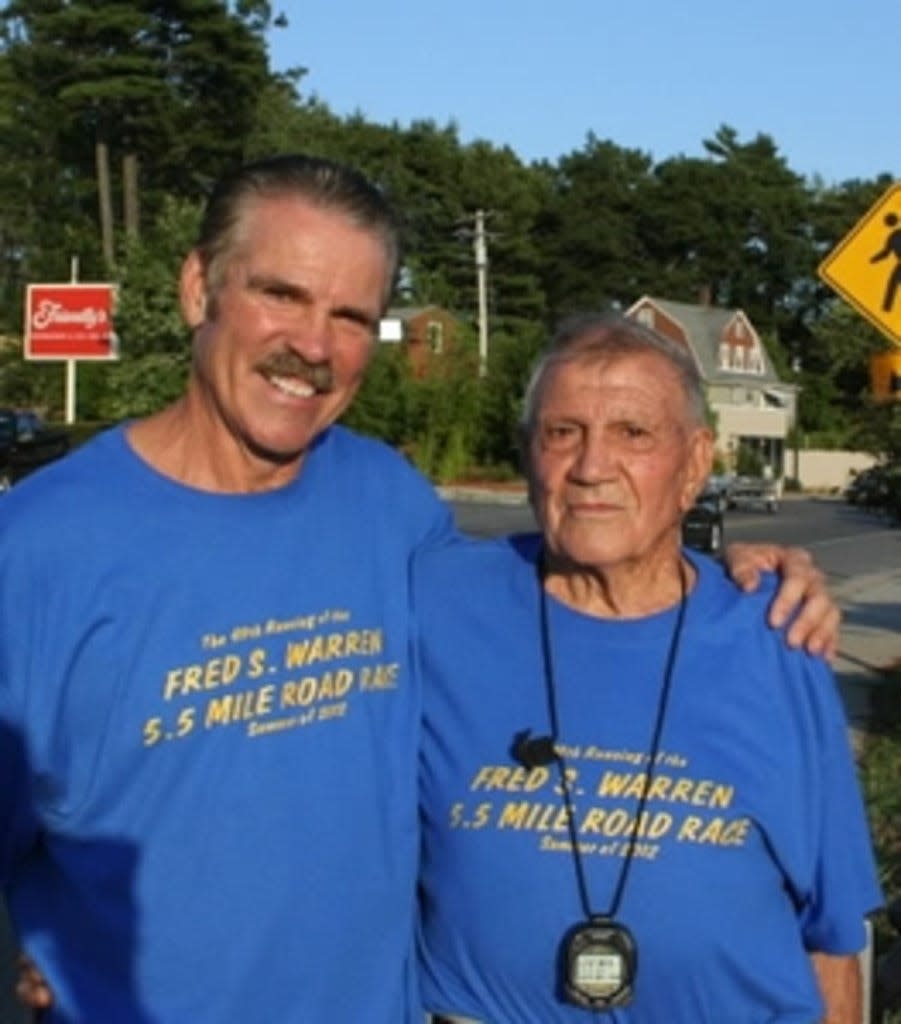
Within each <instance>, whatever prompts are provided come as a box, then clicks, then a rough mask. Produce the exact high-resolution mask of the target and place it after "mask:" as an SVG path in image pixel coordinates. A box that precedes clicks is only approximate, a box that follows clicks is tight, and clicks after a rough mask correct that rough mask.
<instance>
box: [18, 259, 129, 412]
mask: <svg viewBox="0 0 901 1024" xmlns="http://www.w3.org/2000/svg"><path fill="white" fill-rule="evenodd" d="M77 276H78V263H77V260H75V259H73V262H72V277H73V280H72V281H71V282H69V283H68V284H30V285H28V288H27V291H26V296H25V346H24V356H25V358H26V359H33V360H56V361H60V360H63V361H65V363H66V422H67V423H74V422H75V387H76V362H77V361H78V360H79V359H89V360H94V361H96V360H101V361H110V360H115V359H118V358H119V345H118V339H117V338H116V334H115V331H114V329H113V311H114V308H115V300H116V287H115V285H112V284H79V283H77V281H76V280H75V279H76V278H77Z"/></svg>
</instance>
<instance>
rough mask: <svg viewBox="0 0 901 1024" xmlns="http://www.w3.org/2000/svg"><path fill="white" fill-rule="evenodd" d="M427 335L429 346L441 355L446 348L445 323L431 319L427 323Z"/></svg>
mask: <svg viewBox="0 0 901 1024" xmlns="http://www.w3.org/2000/svg"><path fill="white" fill-rule="evenodd" d="M425 335H426V340H427V341H428V343H429V348H430V349H431V350H432V351H433V352H434V353H435V355H436V356H437V355H440V354H441V352H442V350H443V349H444V324H442V323H440V322H439V321H438V320H429V322H428V324H426V329H425Z"/></svg>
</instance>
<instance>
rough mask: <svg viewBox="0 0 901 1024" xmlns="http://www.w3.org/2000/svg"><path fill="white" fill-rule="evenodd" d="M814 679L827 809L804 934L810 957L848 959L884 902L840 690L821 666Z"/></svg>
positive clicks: (816, 665) (814, 665)
mask: <svg viewBox="0 0 901 1024" xmlns="http://www.w3.org/2000/svg"><path fill="white" fill-rule="evenodd" d="M811 671H812V673H813V676H814V678H813V680H812V684H811V685H812V690H811V694H812V697H813V713H814V716H815V719H816V721H815V732H816V734H817V735H818V744H817V745H818V748H819V749H818V755H819V774H820V786H819V793H820V808H819V813H818V814H817V815H815V816H814V817H813V819H812V820H813V822H815V823H817V824H816V826H815V827H817V834H816V835H815V836H813V837H811V838H813V840H814V842H815V847H814V858H815V862H814V867H813V872H812V885H811V889H810V892H809V893H808V898H807V900H806V901H805V903H804V905H803V906H802V907H801V909H800V915H801V927H802V931H803V935H804V941H805V944H806V946H807V948H808V949H809V950H810V951H812V952H823V953H830V954H832V955H847V954H852V953H857V952H859V951H860V950H861V949H863V947H864V946H865V945H866V930H865V927H864V919H865V917H866V916H867V915H868V914H869V913H871V912H873V911H874V910H876V909H878V908H879V907H880V906H881V905H882V902H883V900H882V893H881V891H880V886H879V881H878V873H877V869H876V864H875V858H874V854H873V847H872V842H871V838H870V830H869V825H868V822H867V816H866V811H865V808H864V803H863V798H862V795H861V790H860V785H859V782H858V778H857V770H856V765H855V761H854V755H853V753H852V750H851V744H850V740H849V736H848V725H847V722H846V719H845V714H844V710H843V708H842V704H841V699H840V697H839V694H838V689H837V686H836V682H835V680H834V678H833V676H832V673H831V671H830V670H829V668H828V667H827V666H826V665H825V664H824V663H823V662H821V661H819V660H812V661H811Z"/></svg>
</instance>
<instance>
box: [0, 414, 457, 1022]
mask: <svg viewBox="0 0 901 1024" xmlns="http://www.w3.org/2000/svg"><path fill="white" fill-rule="evenodd" d="M449 528H450V516H449V512H448V510H447V508H446V506H444V505H443V504H442V503H441V502H440V501H439V500H438V498H437V496H436V495H435V493H434V491H433V489H432V488H431V486H430V485H429V484H428V482H427V481H426V480H425V479H423V478H422V477H421V476H420V475H419V474H418V473H416V472H415V471H414V470H413V469H412V468H411V467H409V465H408V464H407V463H406V462H405V461H404V460H403V459H402V458H401V457H399V456H398V455H396V454H395V453H394V452H392V451H391V450H390V449H388V448H387V447H385V446H384V445H381V444H379V443H377V442H374V441H370V440H367V439H363V438H359V437H356V436H355V435H353V434H351V433H350V432H349V431H346V430H344V429H342V428H338V427H335V428H332V429H331V430H329V431H328V432H327V433H326V434H325V435H324V436H323V437H322V438H321V439H320V440H319V441H318V443H317V444H316V445H315V446H314V448H313V449H312V450H311V451H310V452H309V453H308V455H307V457H306V460H305V463H304V466H303V470H302V472H301V473H300V475H299V477H298V478H297V480H296V481H294V482H293V483H292V484H290V485H288V486H286V487H284V488H282V489H279V490H276V491H272V492H266V493H259V494H242V495H222V494H213V493H206V492H200V491H197V490H194V489H191V488H188V487H185V486H182V485H181V484H178V483H176V482H174V481H172V480H170V479H168V478H166V477H163V476H161V475H159V474H158V473H156V472H155V471H154V470H153V469H151V468H150V467H149V466H148V465H147V464H146V463H144V462H143V461H142V460H141V459H139V458H138V457H137V456H136V455H135V454H134V453H133V451H132V449H131V448H130V446H129V444H128V442H127V440H126V437H125V433H124V431H123V429H121V428H117V429H115V430H113V431H111V432H109V433H107V434H105V435H104V436H101V437H100V438H99V439H97V440H95V441H94V442H92V443H90V444H88V445H87V446H85V447H84V448H82V449H80V450H79V451H77V452H75V453H74V454H72V455H71V456H69V457H67V458H66V459H65V460H63V461H61V462H59V463H57V464H55V465H54V466H53V467H50V468H49V469H47V470H45V471H42V472H40V473H38V474H37V475H36V476H35V477H34V478H32V479H30V480H29V481H26V482H25V483H23V484H22V485H21V486H20V487H17V488H15V489H14V490H13V491H12V492H11V493H10V494H9V495H7V496H6V497H4V498H3V501H2V502H0V623H2V627H0V777H2V779H3V785H2V787H0V880H2V882H3V883H4V885H5V887H6V894H7V898H8V900H9V904H10V908H11V911H12V915H13V917H14V920H15V923H16V925H17V926H18V929H19V931H20V934H21V937H22V941H23V944H24V945H25V947H26V948H27V949H28V950H29V951H30V952H31V953H32V954H33V956H34V957H35V959H36V961H37V963H38V964H39V965H40V967H41V969H42V970H43V971H44V972H45V974H46V976H47V978H48V980H49V982H50V985H51V987H52V988H53V991H54V993H55V998H56V1007H57V1008H56V1011H55V1012H54V1013H53V1014H52V1015H51V1017H50V1019H51V1020H53V1021H87V1022H90V1024H99V1022H120V1021H129V1022H130V1024H135V1022H147V1024H151V1022H152V1024H186V1022H189V1021H202V1022H204V1024H220V1022H221V1024H226V1022H228V1024H238V1022H240V1024H244V1022H249V1021H273V1022H275V1021H277V1022H279V1024H282V1022H284V1024H292V1022H293V1024H307V1022H314V1021H336V1022H337V1021H341V1022H343V1021H347V1022H356V1021H360V1022H364V1021H365V1022H366V1024H369V1022H379V1024H397V1022H398V1021H408V1020H410V1021H413V1020H416V1021H419V1020H420V1019H421V1016H420V1015H419V1013H418V1009H419V1001H418V995H417V993H416V991H415V971H414V970H413V969H412V966H413V965H412V956H411V952H412V939H411V936H412V933H413V918H414V911H415V872H416V856H417V847H418V827H417V824H418V823H417V818H416V791H415V782H416V779H415V776H416V750H417V741H418V729H419V714H420V699H419V694H418V692H417V690H416V688H415V686H414V684H413V681H412V679H411V676H410V673H409V671H408V640H409V604H408V602H409V582H408V580H409V573H408V569H409V560H410V556H411V554H412V551H413V549H414V548H415V547H417V546H418V545H420V544H424V543H428V542H430V541H431V540H433V539H435V540H437V539H438V538H440V537H443V536H445V535H446V534H447V532H448V531H449Z"/></svg>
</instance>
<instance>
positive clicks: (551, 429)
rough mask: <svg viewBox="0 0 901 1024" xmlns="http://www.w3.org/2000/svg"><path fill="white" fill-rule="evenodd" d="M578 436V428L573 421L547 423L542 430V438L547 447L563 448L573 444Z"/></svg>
mask: <svg viewBox="0 0 901 1024" xmlns="http://www.w3.org/2000/svg"><path fill="white" fill-rule="evenodd" d="M579 436H580V431H579V428H578V427H577V426H576V425H575V424H573V423H548V424H546V425H545V426H544V428H543V430H542V438H543V440H544V443H545V445H546V446H547V447H548V448H563V447H566V446H568V445H572V444H575V443H576V442H577V441H578V439H579Z"/></svg>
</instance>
